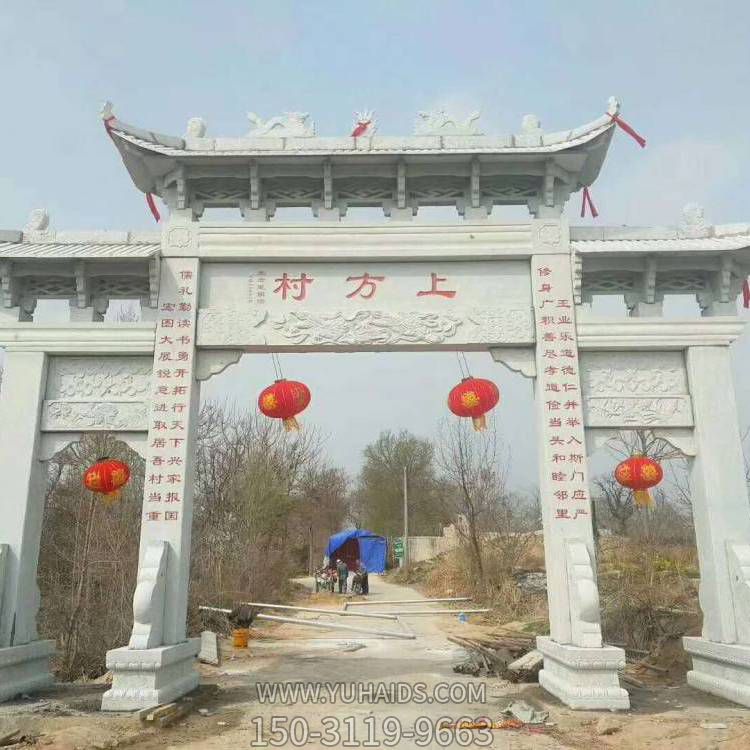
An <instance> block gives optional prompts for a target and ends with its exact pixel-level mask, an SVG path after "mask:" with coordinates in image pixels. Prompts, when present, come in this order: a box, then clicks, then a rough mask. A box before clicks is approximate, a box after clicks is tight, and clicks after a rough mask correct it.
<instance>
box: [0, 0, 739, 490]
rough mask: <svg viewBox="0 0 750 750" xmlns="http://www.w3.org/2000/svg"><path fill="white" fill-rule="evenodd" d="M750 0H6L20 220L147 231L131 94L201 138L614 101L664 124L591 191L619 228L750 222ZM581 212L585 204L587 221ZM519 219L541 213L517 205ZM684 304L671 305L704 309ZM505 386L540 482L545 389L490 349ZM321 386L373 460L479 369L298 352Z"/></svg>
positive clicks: (446, 360) (436, 360)
mask: <svg viewBox="0 0 750 750" xmlns="http://www.w3.org/2000/svg"><path fill="white" fill-rule="evenodd" d="M749 28H750V3H748V2H747V1H746V0H737V1H736V2H727V1H724V2H722V1H721V0H719V1H718V2H713V3H705V2H702V1H700V2H699V0H670V1H669V2H666V1H665V2H617V3H602V2H601V0H598V1H597V2H588V1H585V2H581V1H576V0H572V1H571V0H567V1H566V2H562V1H561V2H552V1H548V2H545V1H544V0H537V1H536V2H534V3H531V4H530V3H522V2H517V1H514V2H510V1H508V2H499V1H496V2H491V1H489V0H485V1H484V2H472V0H463V2H456V0H453V1H452V2H442V1H441V0H396V1H392V2H385V1H382V0H381V1H380V2H375V3H352V2H351V1H349V2H340V1H339V0H326V1H325V2H301V1H300V2H284V1H283V0H274V2H271V3H269V2H255V1H254V0H235V1H234V2H231V1H229V0H213V1H212V2H205V0H204V1H202V2H187V1H185V0H182V1H181V2H162V3H155V2H147V1H146V0H144V1H142V2H125V1H124V0H120V1H117V0H106V1H105V2H101V0H99V1H98V2H74V1H71V0H66V1H65V2H52V1H50V2H34V1H33V0H5V2H3V3H2V5H1V6H0V49H2V59H3V63H2V67H0V85H1V88H0V90H2V101H3V108H2V109H3V117H2V119H1V120H0V155H1V156H0V205H2V217H1V218H0V227H2V228H20V227H22V226H23V224H24V223H25V222H26V218H27V216H28V213H29V211H30V210H31V209H33V208H36V207H46V208H48V209H49V211H50V214H51V219H52V225H53V227H55V228H59V229H88V228H92V229H105V228H106V229H110V228H111V229H149V228H153V220H152V219H151V216H150V214H149V213H148V211H147V209H146V207H145V204H144V200H143V196H142V194H140V193H139V192H138V191H137V190H136V189H135V188H134V187H133V185H132V182H131V181H130V178H129V177H128V175H127V173H126V171H125V168H124V167H123V165H122V163H121V161H120V158H119V156H118V155H117V153H116V151H115V150H114V148H113V147H112V144H111V143H110V142H109V139H108V138H106V137H105V134H104V131H103V128H102V126H101V122H100V120H99V119H98V110H99V107H100V104H101V103H102V102H103V101H104V100H106V99H111V100H112V101H113V102H114V104H115V112H116V114H117V115H118V116H119V117H120V118H121V119H123V120H125V121H126V122H130V123H133V124H136V125H141V126H143V127H147V128H150V129H154V130H158V131H161V132H165V133H173V134H182V133H183V132H184V128H185V123H186V122H187V120H188V118H190V117H193V116H201V117H203V118H205V120H206V121H207V123H208V127H209V133H210V134H211V135H240V134H243V133H245V132H247V129H248V122H247V119H246V112H247V111H248V110H250V111H254V112H257V113H258V114H260V115H261V116H262V117H267V116H272V115H275V114H279V113H281V112H284V111H288V110H301V111H306V112H309V113H310V114H311V117H312V119H313V120H314V121H315V122H316V124H317V126H318V132H319V133H320V134H322V135H341V134H347V133H348V132H349V131H350V129H351V124H352V113H353V111H354V110H360V109H363V108H372V109H374V110H375V111H376V112H377V118H378V122H379V130H380V132H381V133H383V134H409V133H411V132H412V129H413V122H414V116H415V113H416V112H417V111H418V110H424V109H430V108H433V107H436V106H438V105H442V106H445V107H447V108H448V109H449V110H450V111H452V112H455V113H456V114H457V115H459V116H466V115H468V114H469V113H471V112H473V111H475V110H481V111H482V118H481V123H482V126H483V128H484V130H485V132H487V133H505V132H510V131H513V130H516V131H517V130H518V127H519V123H520V121H521V117H522V116H523V115H524V114H526V113H529V112H533V113H535V114H537V115H538V116H539V117H540V118H541V120H542V125H543V126H544V127H545V128H546V129H548V130H558V129H563V128H568V127H573V126H577V125H580V124H583V123H585V122H588V121H589V120H592V119H594V118H595V117H597V116H598V115H599V114H601V113H602V111H603V110H604V108H605V105H606V100H607V97H608V96H610V95H612V94H614V95H616V96H618V97H619V98H620V99H621V101H622V103H623V116H624V117H625V119H626V120H628V121H629V122H631V124H632V125H633V126H635V127H636V129H637V130H639V131H640V132H641V133H643V134H644V135H645V136H646V137H647V138H648V148H647V149H646V150H645V151H641V150H640V149H638V148H637V147H636V146H635V144H634V143H633V142H632V141H631V140H630V139H629V138H627V136H624V135H622V134H618V136H617V137H616V138H615V140H614V143H613V145H612V148H611V150H610V155H609V158H608V160H607V162H606V164H605V166H604V169H603V170H602V173H601V175H600V177H599V180H598V181H597V182H596V183H595V185H594V186H593V190H592V195H593V199H594V201H595V203H596V205H597V207H598V209H599V211H600V217H599V219H598V223H602V224H636V225H643V224H674V223H677V221H678V219H679V212H680V209H681V207H682V206H683V205H684V204H685V203H687V202H688V201H697V202H699V203H701V204H703V205H704V206H705V208H706V215H707V218H708V219H709V220H710V221H714V222H716V223H725V222H733V221H750V205H748V193H749V191H748V174H750V137H749V136H748V126H747V123H748V122H749V121H750V97H749V96H748V90H749V89H748V83H750V80H749V78H750V45H748V40H747V33H748V29H749ZM579 207H580V203H579V198H578V196H574V198H573V200H572V201H571V205H570V207H569V209H570V210H569V215H570V216H571V220H572V221H573V222H574V223H581V222H582V220H581V219H579V218H578V217H577V213H578V210H579ZM515 216H517V217H518V218H521V217H520V216H519V215H518V214H517V213H516V214H515ZM696 309H697V308H695V307H694V305H692V304H689V305H684V304H683V305H682V306H680V304H679V303H675V304H673V305H672V306H671V307H670V310H671V312H672V313H673V314H685V313H686V312H689V313H690V314H694V312H695V310H696ZM735 357H736V364H737V371H738V375H739V379H738V383H737V389H738V397H739V399H740V421H741V424H742V426H743V427H746V426H747V424H748V423H749V422H750V385H748V382H750V381H749V380H748V378H747V377H746V376H745V371H746V370H747V369H748V365H750V348H749V347H748V343H747V337H743V340H741V341H740V342H738V344H736V345H735ZM471 362H472V367H473V370H474V372H475V374H477V375H482V376H486V377H492V378H493V379H495V380H496V381H497V382H498V384H499V385H500V387H501V389H502V391H503V403H502V404H501V407H500V409H499V411H498V413H497V416H498V418H499V420H500V429H501V432H504V434H505V437H506V440H507V441H508V442H509V443H511V445H512V452H513V457H514V468H513V474H512V478H513V481H514V483H515V484H516V485H517V486H521V487H528V486H530V485H532V484H533V483H534V482H535V478H534V476H533V473H534V466H535V446H534V441H533V436H532V435H531V430H532V414H531V389H530V386H529V384H528V382H525V381H523V380H522V378H521V377H520V376H514V375H512V374H510V373H508V372H507V371H506V370H505V368H503V367H502V366H501V365H497V364H494V363H492V361H491V360H490V358H489V355H473V356H472V357H471ZM282 363H283V364H284V367H285V370H286V374H287V376H288V377H295V378H299V379H302V380H305V381H306V382H308V383H309V384H310V386H311V388H312V390H313V404H312V406H311V408H310V409H309V411H308V412H307V413H306V414H305V415H304V420H305V422H306V423H310V424H312V423H315V424H318V425H319V426H320V427H321V429H322V430H323V431H324V432H325V433H326V434H328V435H329V436H330V437H329V443H328V451H329V454H330V456H331V458H332V460H334V461H335V462H337V463H339V464H341V465H344V466H345V467H346V468H347V469H348V470H349V471H351V472H355V471H356V469H357V467H358V465H359V462H360V455H361V450H362V448H363V446H364V445H365V444H366V443H367V442H369V441H371V440H372V439H374V438H375V437H376V436H377V434H378V432H379V431H380V430H382V429H396V430H397V429H403V428H406V429H409V430H412V431H413V432H415V433H417V434H420V435H426V436H431V435H433V434H434V432H435V427H436V423H437V420H438V419H439V418H441V417H442V416H443V415H444V414H445V413H446V407H445V396H446V394H447V391H448V389H449V388H450V387H451V386H452V385H453V384H454V383H455V382H456V381H457V380H458V379H459V372H458V366H457V364H456V358H455V355H453V354H423V355H412V354H399V355H395V354H382V355H374V354H359V355H325V356H322V355H304V356H291V355H290V356H287V357H282ZM272 377H273V370H272V366H271V363H270V360H269V358H268V357H262V356H259V355H253V356H250V355H248V356H246V357H245V358H244V359H243V361H242V362H241V363H240V365H237V366H235V367H233V368H231V369H230V370H228V371H227V372H226V373H225V375H223V376H221V377H219V378H215V379H214V380H212V381H211V382H210V383H209V386H208V387H207V388H206V389H205V393H206V394H208V395H210V396H212V397H227V398H229V399H233V400H235V401H236V402H238V403H250V404H252V403H254V401H255V397H256V394H257V392H258V391H259V389H260V388H261V387H262V386H263V385H265V384H266V383H267V382H268V381H269V380H271V379H272Z"/></svg>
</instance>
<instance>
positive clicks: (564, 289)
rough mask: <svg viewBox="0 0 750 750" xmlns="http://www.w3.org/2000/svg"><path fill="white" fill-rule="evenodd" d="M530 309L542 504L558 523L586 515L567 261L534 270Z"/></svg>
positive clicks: (573, 327) (581, 438) (581, 426)
mask: <svg viewBox="0 0 750 750" xmlns="http://www.w3.org/2000/svg"><path fill="white" fill-rule="evenodd" d="M535 276H536V277H537V279H538V281H537V282H536V285H535V286H534V307H535V311H536V316H537V332H538V339H537V340H538V341H539V344H538V345H539V347H540V350H539V354H538V358H539V359H538V361H539V362H540V363H543V364H541V365H540V367H539V368H538V369H539V373H540V374H539V380H540V382H539V387H540V389H541V393H542V396H543V402H544V411H545V417H544V422H543V424H544V426H545V430H546V435H545V438H544V439H545V443H546V447H545V451H544V462H545V466H544V468H543V472H544V474H545V475H546V477H545V485H546V488H545V493H546V495H547V497H546V502H548V503H550V504H552V505H553V508H552V509H551V510H550V511H549V512H550V513H552V518H553V519H554V520H556V521H558V520H559V521H568V522H572V521H573V520H575V519H578V518H581V517H582V516H583V517H587V516H588V514H589V505H588V503H589V495H588V485H587V480H586V472H585V468H584V467H585V454H584V451H583V450H582V448H583V420H582V410H581V403H580V396H579V393H580V383H579V381H578V350H577V346H576V331H575V321H574V318H573V314H572V311H573V307H574V305H573V301H572V288H571V284H570V271H569V266H568V262H567V259H565V260H562V259H558V258H551V259H550V260H549V261H548V262H546V263H544V264H540V265H539V266H537V267H536V268H535Z"/></svg>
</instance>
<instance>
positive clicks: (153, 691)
mask: <svg viewBox="0 0 750 750" xmlns="http://www.w3.org/2000/svg"><path fill="white" fill-rule="evenodd" d="M199 650H200V638H190V639H189V640H187V641H185V642H184V643H178V644H177V645H175V646H158V647H157V648H148V649H130V648H128V647H127V646H124V647H123V648H116V649H113V650H112V651H108V652H107V669H109V670H110V671H111V672H112V687H111V689H110V690H107V692H106V693H104V695H103V696H102V711H136V710H138V709H141V708H150V707H151V706H158V705H160V704H162V703H171V702H172V701H173V700H175V699H176V698H179V697H180V696H181V695H185V693H189V692H190V691H191V690H194V689H195V688H196V687H198V682H199V679H200V678H199V675H198V672H197V671H196V669H195V657H196V656H197V655H198V651H199Z"/></svg>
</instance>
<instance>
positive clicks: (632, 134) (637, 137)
mask: <svg viewBox="0 0 750 750" xmlns="http://www.w3.org/2000/svg"><path fill="white" fill-rule="evenodd" d="M607 114H608V115H609V119H610V120H612V122H614V123H615V125H617V126H618V127H619V128H620V129H621V130H624V131H625V132H626V133H627V134H628V135H629V136H630V137H631V138H632V139H633V140H634V141H635V142H636V143H637V144H638V145H639V146H640V147H641V148H646V139H645V138H644V137H643V136H642V135H639V134H638V133H636V132H635V130H633V128H632V127H631V126H630V125H628V123H627V122H625V120H623V119H622V117H620V115H613V114H610V113H609V112H607Z"/></svg>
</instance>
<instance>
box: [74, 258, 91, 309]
mask: <svg viewBox="0 0 750 750" xmlns="http://www.w3.org/2000/svg"><path fill="white" fill-rule="evenodd" d="M75 274H76V303H77V305H78V307H79V308H81V309H83V308H84V307H89V299H90V293H89V280H88V276H87V275H86V262H85V261H83V260H79V261H76V264H75Z"/></svg>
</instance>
